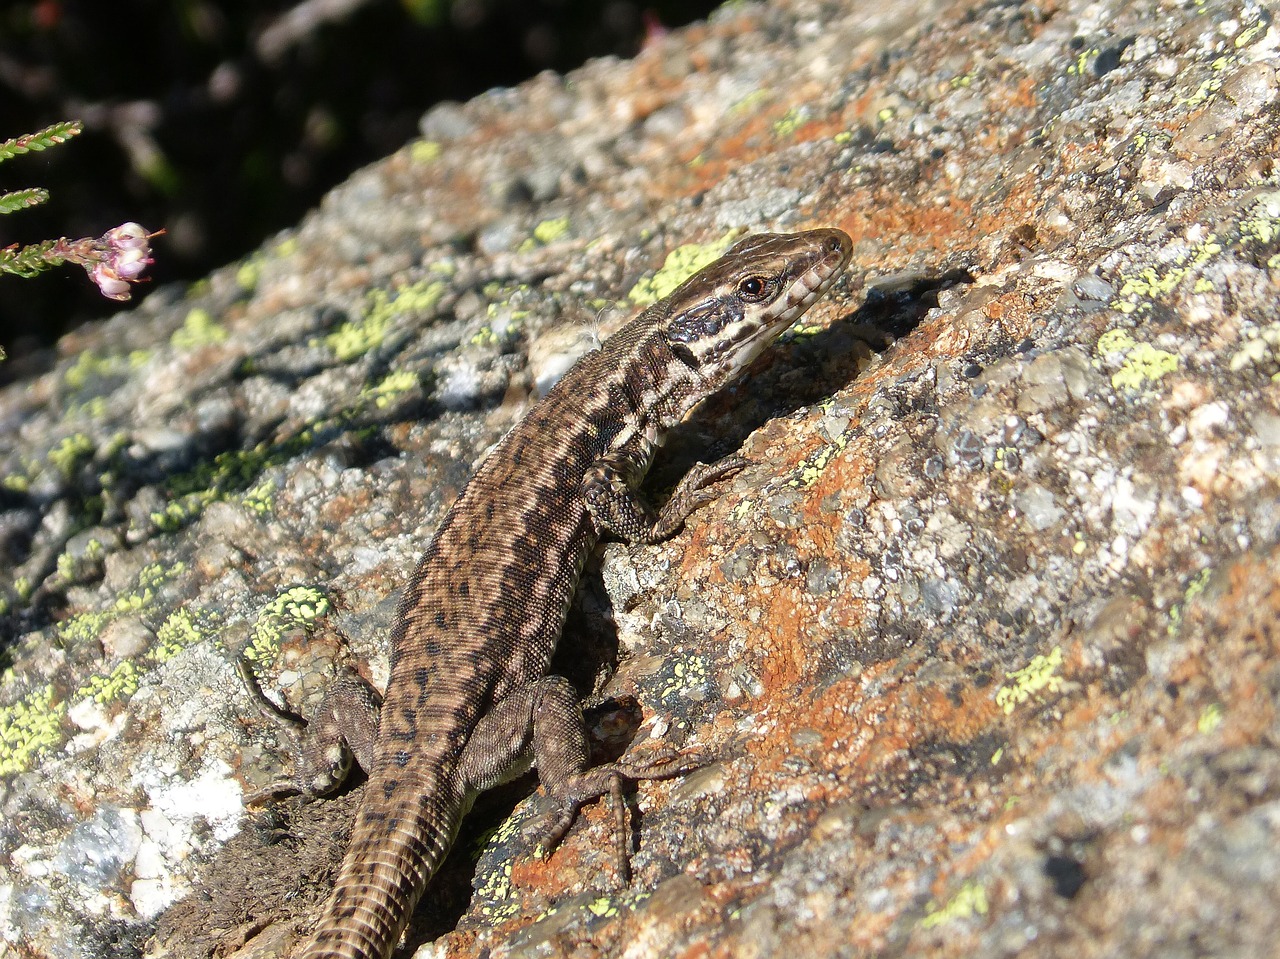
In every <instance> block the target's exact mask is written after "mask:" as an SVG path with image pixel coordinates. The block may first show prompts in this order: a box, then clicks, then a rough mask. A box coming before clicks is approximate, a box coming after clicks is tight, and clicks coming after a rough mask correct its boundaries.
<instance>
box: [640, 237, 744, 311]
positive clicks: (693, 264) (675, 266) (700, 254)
mask: <svg viewBox="0 0 1280 959" xmlns="http://www.w3.org/2000/svg"><path fill="white" fill-rule="evenodd" d="M737 235H738V231H737V230H730V231H729V232H728V233H726V234H725V235H724V236H722V237H720V239H718V240H712V241H711V242H710V243H686V244H685V245H684V246H678V247H676V248H675V249H674V250H672V251H671V252H670V253H668V254H667V259H666V261H665V262H663V264H662V269H660V270H659V271H658V272H657V273H655V274H654V275H653V276H650V277H645V278H644V279H642V280H640V282H639V283H637V284H636V285H635V286H633V287H632V288H631V291H630V292H629V293H628V294H627V299H629V300H630V301H631V302H632V303H634V304H635V305H636V306H648V305H649V304H651V303H657V302H658V301H659V300H661V299H663V298H664V297H666V296H670V295H671V293H672V292H673V291H674V290H675V288H676V287H678V286H679V285H680V284H681V283H683V282H684V281H685V280H687V279H689V277H691V276H693V274H695V273H697V272H698V271H699V270H701V269H702V268H703V267H705V266H709V265H710V264H712V263H714V262H715V261H716V260H718V259H719V258H720V256H721V254H723V253H724V251H725V250H727V249H729V247H730V245H731V244H732V243H733V239H734V237H736V236H737Z"/></svg>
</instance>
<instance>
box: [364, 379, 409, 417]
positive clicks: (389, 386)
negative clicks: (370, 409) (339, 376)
mask: <svg viewBox="0 0 1280 959" xmlns="http://www.w3.org/2000/svg"><path fill="white" fill-rule="evenodd" d="M418 386H419V382H418V374H417V373H411V372H409V371H408V370H400V371H398V372H395V373H389V374H387V375H386V376H384V377H383V378H382V379H381V380H379V381H378V382H377V383H375V384H374V385H373V386H371V387H369V388H368V389H367V390H365V391H364V396H365V397H366V398H367V399H372V400H373V404H374V406H376V407H377V408H378V409H380V410H381V409H385V408H386V407H388V406H390V405H391V404H392V403H393V402H395V399H396V397H398V396H401V395H402V394H404V393H408V392H410V391H412V390H416V389H417V388H418Z"/></svg>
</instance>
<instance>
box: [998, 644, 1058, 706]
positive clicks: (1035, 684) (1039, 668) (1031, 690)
mask: <svg viewBox="0 0 1280 959" xmlns="http://www.w3.org/2000/svg"><path fill="white" fill-rule="evenodd" d="M1060 668H1062V647H1061V646H1055V647H1054V648H1053V651H1052V652H1051V653H1049V655H1048V656H1036V657H1034V658H1033V659H1032V660H1031V662H1029V663H1027V665H1025V666H1023V667H1022V668H1021V669H1015V670H1014V671H1013V672H1011V673H1006V674H1005V675H1006V676H1007V677H1008V678H1009V679H1010V680H1011V682H1009V683H1007V684H1005V685H1004V686H1001V687H1000V688H999V689H998V690H997V691H996V705H997V706H999V707H1000V708H1001V709H1002V710H1003V711H1004V713H1005V715H1006V716H1007V715H1010V714H1011V713H1012V712H1013V711H1014V710H1015V709H1016V708H1018V706H1020V705H1022V704H1023V703H1025V702H1026V701H1027V700H1029V699H1030V698H1031V697H1032V696H1034V695H1036V694H1037V693H1041V692H1046V691H1047V692H1051V693H1056V692H1057V691H1058V690H1060V689H1061V688H1062V677H1061V676H1059V675H1058V670H1059V669H1060Z"/></svg>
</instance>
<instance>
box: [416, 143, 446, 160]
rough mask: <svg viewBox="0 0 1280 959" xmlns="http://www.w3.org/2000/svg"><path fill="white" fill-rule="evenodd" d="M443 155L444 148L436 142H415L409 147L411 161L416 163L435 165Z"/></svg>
mask: <svg viewBox="0 0 1280 959" xmlns="http://www.w3.org/2000/svg"><path fill="white" fill-rule="evenodd" d="M443 153H444V147H442V146H441V145H440V144H439V143H437V142H436V141H435V140H415V141H414V142H413V143H411V144H410V145H409V159H410V160H412V161H413V162H414V163H422V164H426V163H434V162H435V161H436V160H439V159H440V156H441V154H443Z"/></svg>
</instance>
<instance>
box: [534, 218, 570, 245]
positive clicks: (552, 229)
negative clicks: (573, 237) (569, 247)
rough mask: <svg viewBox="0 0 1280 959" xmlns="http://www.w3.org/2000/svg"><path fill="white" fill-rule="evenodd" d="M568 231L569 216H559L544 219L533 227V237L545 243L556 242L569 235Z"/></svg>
mask: <svg viewBox="0 0 1280 959" xmlns="http://www.w3.org/2000/svg"><path fill="white" fill-rule="evenodd" d="M568 233H569V218H568V217H567V216H558V217H555V218H554V219H551V220H543V221H542V222H541V223H539V224H538V225H537V226H535V227H534V228H533V238H534V239H535V240H537V241H538V242H539V243H541V244H543V245H546V244H548V243H554V242H555V241H556V240H559V239H560V238H561V237H564V236H567V235H568Z"/></svg>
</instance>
